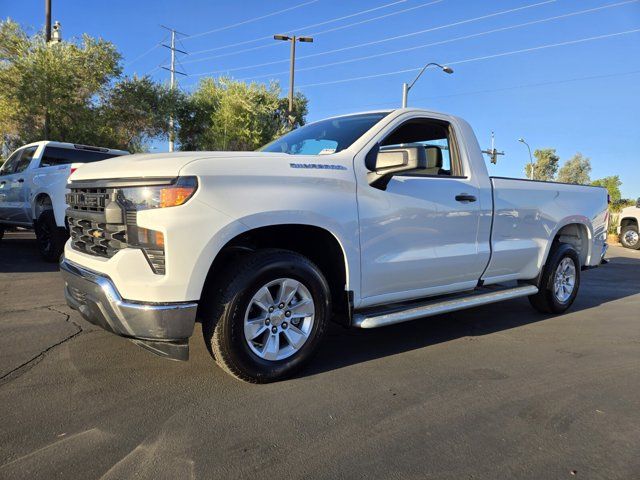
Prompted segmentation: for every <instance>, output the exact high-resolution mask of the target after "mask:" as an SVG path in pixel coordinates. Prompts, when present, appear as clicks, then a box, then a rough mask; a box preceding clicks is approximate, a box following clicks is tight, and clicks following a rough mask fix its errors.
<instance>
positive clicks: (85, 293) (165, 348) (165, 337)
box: [60, 257, 198, 360]
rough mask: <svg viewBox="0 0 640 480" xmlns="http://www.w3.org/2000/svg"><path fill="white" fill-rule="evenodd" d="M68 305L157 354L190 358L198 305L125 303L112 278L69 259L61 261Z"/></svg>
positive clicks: (191, 303)
mask: <svg viewBox="0 0 640 480" xmlns="http://www.w3.org/2000/svg"><path fill="white" fill-rule="evenodd" d="M60 272H61V273H62V277H63V278H64V281H65V297H66V300H67V304H68V305H69V306H70V307H71V308H73V309H75V310H77V311H78V312H80V315H82V317H83V318H84V319H85V320H87V321H88V322H90V323H92V324H94V325H97V326H99V327H102V328H104V329H105V330H108V331H110V332H112V333H115V334H116V335H120V336H123V337H127V338H130V339H131V340H133V341H134V342H135V343H136V344H138V345H140V346H141V347H144V348H146V349H148V350H150V351H152V352H153V353H156V354H157V355H160V356H163V357H167V358H170V359H173V360H187V359H188V358H189V342H188V339H189V337H190V336H191V335H192V333H193V328H194V325H195V319H196V310H197V308H198V304H197V303H195V302H178V303H139V302H133V301H128V300H124V299H123V298H122V297H121V296H120V293H119V292H118V290H117V289H116V287H115V285H114V284H113V282H112V281H111V279H110V278H109V277H108V276H106V275H102V274H100V273H97V272H94V271H92V270H88V269H86V268H83V267H81V266H80V265H78V264H75V263H73V262H71V261H69V260H67V259H66V258H64V257H63V259H62V260H61V262H60Z"/></svg>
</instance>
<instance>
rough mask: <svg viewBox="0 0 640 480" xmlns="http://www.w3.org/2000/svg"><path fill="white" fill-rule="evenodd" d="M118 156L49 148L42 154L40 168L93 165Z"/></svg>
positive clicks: (80, 150) (108, 153)
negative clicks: (78, 164) (74, 164)
mask: <svg viewBox="0 0 640 480" xmlns="http://www.w3.org/2000/svg"><path fill="white" fill-rule="evenodd" d="M117 156H119V154H117V153H110V152H95V151H92V150H83V149H73V148H61V147H49V146H47V147H45V149H44V153H43V154H42V159H41V160H40V167H41V168H42V167H54V166H57V165H69V164H71V163H91V162H98V161H100V160H106V159H107V158H112V157H117Z"/></svg>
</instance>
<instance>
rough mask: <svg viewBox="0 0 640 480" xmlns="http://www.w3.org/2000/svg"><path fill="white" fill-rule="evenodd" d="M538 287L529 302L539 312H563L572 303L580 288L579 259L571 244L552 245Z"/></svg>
mask: <svg viewBox="0 0 640 480" xmlns="http://www.w3.org/2000/svg"><path fill="white" fill-rule="evenodd" d="M539 288H540V290H539V291H538V293H536V294H535V295H531V296H530V297H529V302H530V303H531V305H532V306H533V307H534V308H535V309H536V310H538V311H540V312H543V313H563V312H564V311H565V310H567V309H568V308H569V307H570V306H571V305H572V304H573V301H574V300H575V299H576V296H577V295H578V289H579V288H580V259H579V258H578V254H577V252H576V251H575V250H574V249H573V247H572V246H571V245H567V244H565V243H560V244H557V245H555V246H553V247H552V251H551V252H550V253H549V258H548V259H547V263H546V265H545V266H544V271H543V273H542V278H541V279H540V287H539Z"/></svg>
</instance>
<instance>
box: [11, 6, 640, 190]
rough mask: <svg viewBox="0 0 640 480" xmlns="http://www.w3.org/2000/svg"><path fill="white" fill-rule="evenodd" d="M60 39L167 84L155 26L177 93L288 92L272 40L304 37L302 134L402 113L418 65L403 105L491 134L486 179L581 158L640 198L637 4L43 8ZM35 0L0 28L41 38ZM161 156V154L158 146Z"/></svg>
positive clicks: (285, 63) (300, 55) (279, 47)
mask: <svg viewBox="0 0 640 480" xmlns="http://www.w3.org/2000/svg"><path fill="white" fill-rule="evenodd" d="M52 3H53V8H52V10H53V15H52V18H53V20H54V21H55V20H58V21H60V23H61V24H62V32H63V37H64V38H65V39H68V38H70V37H79V36H80V35H82V33H88V34H90V35H92V36H96V37H102V38H104V39H106V40H109V41H111V42H113V43H114V44H115V45H116V46H117V47H118V49H119V50H120V51H121V53H122V54H123V57H124V59H123V64H124V71H125V73H126V74H134V73H136V74H138V75H144V74H149V75H151V76H152V77H154V78H155V79H157V80H160V81H168V77H169V74H168V72H167V71H165V70H163V69H162V68H159V66H160V65H167V62H168V61H169V51H168V49H166V48H164V47H162V46H160V45H159V44H160V43H162V42H165V43H166V42H167V41H168V34H167V33H168V32H167V31H166V30H164V29H163V28H162V27H161V25H165V26H168V27H171V28H174V29H176V30H177V31H178V32H181V34H180V35H178V39H179V41H178V44H177V47H178V48H180V49H181V50H184V51H186V52H187V54H186V55H184V54H178V59H179V64H178V69H179V70H181V71H183V72H184V73H186V74H187V76H179V79H178V81H179V85H180V88H183V89H185V90H187V91H189V90H190V89H193V88H194V87H195V86H196V85H197V82H198V80H199V79H200V78H203V77H205V76H207V75H212V76H218V75H223V74H226V75H230V76H232V77H234V78H236V79H247V80H249V79H250V80H253V81H257V82H269V81H270V80H278V81H279V82H280V84H281V87H282V89H283V95H286V92H287V90H288V88H289V79H288V69H289V44H288V42H278V41H275V40H273V39H272V35H273V34H275V33H283V34H296V35H309V36H313V38H314V42H313V43H298V44H297V61H296V81H295V86H296V90H297V91H301V92H303V93H304V94H305V95H306V96H307V97H308V99H309V115H308V116H307V121H313V120H318V119H321V118H325V117H328V116H333V115H339V114H344V113H351V112H357V111H366V110H376V109H386V108H394V107H399V106H400V101H401V93H402V82H410V81H411V80H412V79H413V77H414V76H415V75H416V74H417V72H418V70H419V69H420V68H421V67H422V66H423V65H424V64H426V63H428V62H438V63H441V64H448V65H450V66H451V67H452V68H453V69H454V70H455V72H454V74H452V75H446V74H445V73H443V72H442V71H439V70H436V69H429V70H427V71H426V72H425V74H424V75H423V77H422V78H421V79H420V80H419V81H418V82H417V83H416V85H415V87H414V88H413V89H412V90H411V92H410V95H409V106H415V107H422V108H428V109H433V110H438V111H443V112H447V113H452V114H455V115H459V116H461V117H463V118H465V119H466V120H467V121H469V122H470V123H471V125H472V126H473V127H474V129H475V132H476V134H477V136H478V139H479V141H480V144H481V146H482V147H483V148H488V147H489V146H490V141H491V140H490V139H491V132H492V131H493V132H494V133H495V142H496V147H497V148H498V150H504V152H505V155H504V156H502V157H499V159H498V164H497V165H491V164H488V168H489V172H490V174H492V175H500V176H516V177H522V176H523V168H524V165H525V163H526V162H527V161H528V159H529V154H528V151H527V148H526V146H525V145H523V144H522V143H519V142H518V138H520V137H524V138H525V139H526V141H527V142H528V143H529V145H530V146H531V149H532V150H534V149H536V148H555V149H556V151H557V154H558V155H559V156H560V159H561V162H564V161H566V160H568V159H569V158H571V157H572V156H573V155H574V154H575V153H576V152H580V153H582V154H583V155H584V156H586V157H589V158H590V159H591V164H592V167H593V170H592V172H591V178H592V179H596V178H601V177H604V176H608V175H620V178H621V179H622V181H623V185H622V194H623V197H626V198H637V197H640V126H639V118H640V0H495V1H472V0H269V1H260V0H235V1H233V0H219V1H205V0H182V1H175V0H153V1H151V0H136V1H131V0H128V1H125V0H110V1H108V2H106V1H80V0H75V1H73V0H52ZM43 4H44V2H43V1H42V0H20V1H15V0H0V17H3V18H6V17H11V18H12V19H14V20H16V21H18V22H20V23H21V24H22V25H23V26H25V27H28V28H29V29H30V30H31V31H35V30H38V29H40V28H42V25H43V22H44V5H43ZM158 147H159V148H160V149H164V148H166V144H164V143H163V144H161V145H159V146H158Z"/></svg>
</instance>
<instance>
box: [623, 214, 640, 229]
mask: <svg viewBox="0 0 640 480" xmlns="http://www.w3.org/2000/svg"><path fill="white" fill-rule="evenodd" d="M629 225H635V226H636V228H637V227H638V218H637V217H623V218H621V219H620V228H623V227H627V226H629Z"/></svg>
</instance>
